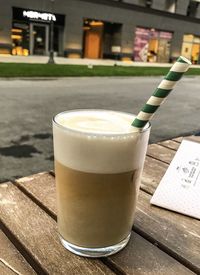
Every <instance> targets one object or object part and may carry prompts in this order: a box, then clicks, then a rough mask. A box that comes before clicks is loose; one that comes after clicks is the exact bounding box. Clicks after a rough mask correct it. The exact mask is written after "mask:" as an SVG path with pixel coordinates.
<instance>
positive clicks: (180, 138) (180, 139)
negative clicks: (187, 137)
mask: <svg viewBox="0 0 200 275" xmlns="http://www.w3.org/2000/svg"><path fill="white" fill-rule="evenodd" d="M172 140H174V141H176V142H179V143H181V141H182V140H183V137H177V138H173V139H172Z"/></svg>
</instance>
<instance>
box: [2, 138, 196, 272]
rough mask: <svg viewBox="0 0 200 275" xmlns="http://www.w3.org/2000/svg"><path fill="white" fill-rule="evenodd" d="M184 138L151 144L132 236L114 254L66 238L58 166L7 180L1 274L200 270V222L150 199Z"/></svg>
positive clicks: (3, 207)
mask: <svg viewBox="0 0 200 275" xmlns="http://www.w3.org/2000/svg"><path fill="white" fill-rule="evenodd" d="M198 139H200V138H198ZM180 141H181V138H177V139H174V140H168V141H164V142H159V143H158V144H152V145H149V147H148V153H147V157H146V162H145V167H144V173H143V178H142V185H141V190H140V196H139V202H138V206H137V213H136V217H135V223H134V228H133V234H132V237H131V240H130V242H129V244H128V246H127V247H126V248H125V249H124V250H122V251H121V252H119V253H118V254H116V255H113V256H110V257H108V258H102V259H89V258H82V257H79V256H76V255H74V254H72V253H70V252H69V251H67V250H65V249H64V248H63V247H62V245H61V244H60V242H59V239H58V236H57V233H56V230H57V228H56V207H55V204H56V203H55V180H54V175H53V173H52V172H50V173H48V172H44V173H39V174H36V175H32V176H29V177H25V178H21V179H18V180H16V181H14V182H6V183H3V184H1V185H0V199H1V200H0V217H1V223H0V225H1V229H2V230H1V232H0V274H6V275H9V274H15V275H16V274H26V275H27V274H35V273H37V274H67V275H68V274H69V275H71V274H73V275H75V274H84V275H87V274H92V275H94V274H134V275H135V274H156V275H157V274H162V275H163V274H164V275H165V274H169V275H174V274H181V275H184V274H195V273H197V274H200V222H199V221H198V220H196V219H193V218H190V217H187V216H184V215H181V214H177V213H174V212H171V211H168V210H165V209H161V208H158V207H156V206H152V205H150V203H149V201H150V198H151V196H152V194H153V193H154V191H155V189H156V187H157V185H158V183H159V182H160V180H161V178H162V176H163V175H164V173H165V171H166V169H167V167H168V165H169V163H170V161H171V160H172V158H173V156H174V155H175V153H176V150H177V148H178V147H179V145H180Z"/></svg>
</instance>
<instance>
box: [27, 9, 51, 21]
mask: <svg viewBox="0 0 200 275" xmlns="http://www.w3.org/2000/svg"><path fill="white" fill-rule="evenodd" d="M23 16H24V17H27V18H29V19H41V20H44V21H56V16H55V15H54V14H52V13H46V12H38V11H29V10H28V11H27V10H24V11H23Z"/></svg>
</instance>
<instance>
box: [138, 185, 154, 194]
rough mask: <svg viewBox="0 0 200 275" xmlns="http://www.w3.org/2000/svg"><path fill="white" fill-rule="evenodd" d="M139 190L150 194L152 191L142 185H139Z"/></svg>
mask: <svg viewBox="0 0 200 275" xmlns="http://www.w3.org/2000/svg"><path fill="white" fill-rule="evenodd" d="M140 190H141V191H143V192H145V193H146V194H148V195H150V196H152V193H151V192H150V191H148V190H147V189H145V188H144V187H141V186H140Z"/></svg>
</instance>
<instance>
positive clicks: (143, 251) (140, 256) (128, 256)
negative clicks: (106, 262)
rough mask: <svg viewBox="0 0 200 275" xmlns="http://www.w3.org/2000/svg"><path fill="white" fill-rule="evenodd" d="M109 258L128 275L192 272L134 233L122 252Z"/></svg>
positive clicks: (167, 274)
mask: <svg viewBox="0 0 200 275" xmlns="http://www.w3.org/2000/svg"><path fill="white" fill-rule="evenodd" d="M109 258H110V260H111V261H112V263H114V264H116V265H119V266H120V267H123V271H124V272H125V273H126V274H129V275H139V274H140V275H153V274H155V275H163V274H165V275H172V274H176V275H178V274H179V275H182V274H194V273H193V272H192V271H190V270H189V269H187V268H185V267H184V266H183V265H181V264H178V263H177V262H176V261H175V260H174V259H173V258H171V257H170V256H169V255H167V254H166V253H164V252H163V251H161V250H159V249H156V247H155V246H154V245H153V244H151V243H149V242H147V241H145V240H144V238H142V237H141V236H140V235H138V234H136V233H134V234H133V236H132V238H131V239H130V242H129V244H128V245H127V247H125V248H124V250H123V251H122V252H120V253H117V254H115V255H113V256H111V257H109Z"/></svg>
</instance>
